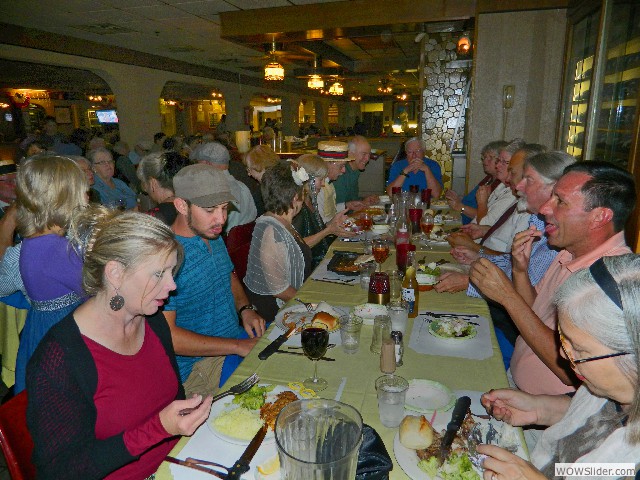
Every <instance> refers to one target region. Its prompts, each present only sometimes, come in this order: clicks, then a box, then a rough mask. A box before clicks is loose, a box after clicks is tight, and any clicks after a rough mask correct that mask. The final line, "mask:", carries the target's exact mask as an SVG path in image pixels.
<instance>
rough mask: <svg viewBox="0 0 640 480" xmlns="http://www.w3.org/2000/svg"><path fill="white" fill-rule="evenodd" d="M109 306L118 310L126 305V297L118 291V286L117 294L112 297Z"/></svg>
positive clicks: (115, 310)
mask: <svg viewBox="0 0 640 480" xmlns="http://www.w3.org/2000/svg"><path fill="white" fill-rule="evenodd" d="M109 307H111V310H113V311H114V312H117V311H118V310H120V309H121V308H122V307H124V297H123V296H122V295H120V294H119V293H118V289H117V288H116V294H115V295H114V296H113V297H111V300H109Z"/></svg>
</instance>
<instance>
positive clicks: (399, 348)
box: [391, 330, 404, 367]
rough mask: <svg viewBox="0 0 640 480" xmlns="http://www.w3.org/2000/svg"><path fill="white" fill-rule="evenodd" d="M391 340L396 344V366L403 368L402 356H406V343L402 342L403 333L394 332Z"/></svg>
mask: <svg viewBox="0 0 640 480" xmlns="http://www.w3.org/2000/svg"><path fill="white" fill-rule="evenodd" d="M391 340H392V341H393V344H394V347H395V348H394V351H395V357H396V366H397V367H401V366H402V356H403V355H404V343H403V342H402V332H399V331H397V330H394V331H393V332H391Z"/></svg>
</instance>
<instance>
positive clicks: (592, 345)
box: [478, 254, 640, 480]
mask: <svg viewBox="0 0 640 480" xmlns="http://www.w3.org/2000/svg"><path fill="white" fill-rule="evenodd" d="M556 303H557V306H558V331H559V342H560V346H561V347H560V348H561V355H562V356H563V357H565V358H567V359H568V360H569V362H570V363H571V367H572V369H573V370H574V372H575V374H576V376H577V377H578V378H579V379H580V380H581V381H582V386H581V387H580V388H579V389H578V391H577V392H576V394H575V396H574V397H573V398H570V397H568V396H564V395H560V396H549V395H537V396H536V395H530V394H527V393H524V392H520V391H517V390H492V391H490V392H487V393H485V394H484V395H483V396H482V404H483V405H484V407H485V408H486V410H487V412H489V413H490V414H491V415H492V416H494V417H495V418H497V419H499V420H504V421H506V422H508V423H510V424H511V425H531V424H536V425H547V426H549V428H547V429H546V430H545V431H544V433H543V434H542V435H541V437H540V439H539V440H538V443H537V444H536V448H535V449H534V450H533V452H532V455H531V462H532V463H529V462H526V461H524V460H522V459H521V458H519V457H516V456H515V455H513V454H511V453H509V452H507V451H505V450H503V449H501V448H499V447H496V446H489V445H483V446H479V447H478V452H480V453H484V454H486V455H488V457H487V458H486V459H485V461H484V468H485V474H484V477H485V479H491V480H502V479H503V478H552V477H553V476H554V474H555V472H554V466H555V464H556V463H574V462H580V463H603V462H604V463H606V462H609V463H611V462H615V463H633V464H634V465H635V464H638V463H639V462H640V387H639V382H638V372H639V359H640V356H639V354H640V256H638V255H633V254H628V255H622V256H618V257H603V258H602V259H600V260H598V261H597V262H595V263H594V264H593V265H592V266H591V267H590V268H589V269H584V270H580V271H579V272H577V273H575V274H573V275H572V276H571V277H570V278H569V279H568V280H567V281H566V282H565V283H564V284H563V285H562V287H560V289H559V290H558V292H557V294H556ZM620 476H624V475H620Z"/></svg>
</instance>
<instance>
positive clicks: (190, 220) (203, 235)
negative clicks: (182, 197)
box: [187, 208, 220, 240]
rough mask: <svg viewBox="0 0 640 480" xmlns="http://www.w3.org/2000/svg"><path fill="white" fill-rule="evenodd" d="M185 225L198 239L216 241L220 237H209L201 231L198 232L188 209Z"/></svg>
mask: <svg viewBox="0 0 640 480" xmlns="http://www.w3.org/2000/svg"><path fill="white" fill-rule="evenodd" d="M187 225H188V226H189V228H190V229H191V231H192V232H193V233H195V234H196V235H198V236H199V237H202V238H206V239H207V240H216V239H217V238H218V237H219V236H220V235H209V234H207V233H206V232H203V231H201V230H199V229H198V228H196V227H195V226H194V225H193V217H192V216H191V208H189V210H187Z"/></svg>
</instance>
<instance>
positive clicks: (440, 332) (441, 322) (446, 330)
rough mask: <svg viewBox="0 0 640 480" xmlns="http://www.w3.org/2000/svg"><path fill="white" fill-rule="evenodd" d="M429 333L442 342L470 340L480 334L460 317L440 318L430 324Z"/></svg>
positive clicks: (473, 326)
mask: <svg viewBox="0 0 640 480" xmlns="http://www.w3.org/2000/svg"><path fill="white" fill-rule="evenodd" d="M429 333H430V334H431V335H433V336H434V337H436V338H440V339H442V340H453V341H464V340H470V339H472V338H473V337H475V336H476V335H477V333H478V330H477V329H476V327H475V325H473V324H472V323H470V322H469V321H468V320H465V319H464V318H459V317H450V318H438V319H435V320H432V321H431V323H430V324H429Z"/></svg>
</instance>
